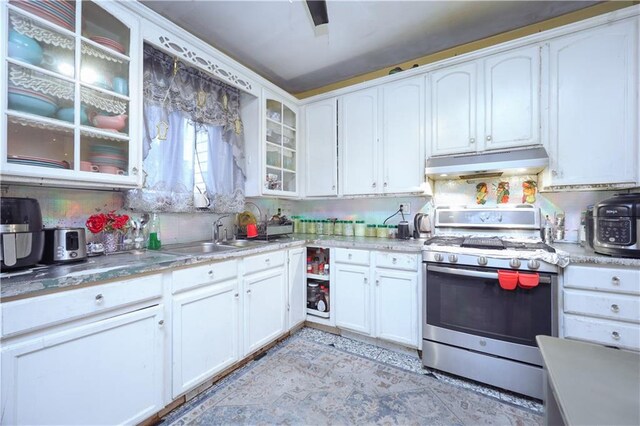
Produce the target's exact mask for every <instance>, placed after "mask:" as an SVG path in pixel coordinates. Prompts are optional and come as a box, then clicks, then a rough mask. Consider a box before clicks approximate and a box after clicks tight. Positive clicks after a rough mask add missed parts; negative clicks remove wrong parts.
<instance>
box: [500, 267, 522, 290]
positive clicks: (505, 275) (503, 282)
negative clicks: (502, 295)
mask: <svg viewBox="0 0 640 426" xmlns="http://www.w3.org/2000/svg"><path fill="white" fill-rule="evenodd" d="M498 283H499V284H500V288H502V289H503V290H509V291H511V290H515V289H516V287H517V286H518V271H506V270H504V271H503V270H501V269H498Z"/></svg>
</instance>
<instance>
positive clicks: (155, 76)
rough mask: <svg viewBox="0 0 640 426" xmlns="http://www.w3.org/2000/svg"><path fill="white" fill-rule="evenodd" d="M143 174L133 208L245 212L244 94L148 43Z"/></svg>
mask: <svg viewBox="0 0 640 426" xmlns="http://www.w3.org/2000/svg"><path fill="white" fill-rule="evenodd" d="M143 83H144V86H143V87H144V91H143V94H144V99H143V108H144V123H143V173H144V182H143V187H142V188H141V189H135V190H131V191H129V192H128V194H127V205H128V206H129V207H130V208H132V209H134V210H142V211H164V212H188V211H195V210H196V207H195V205H194V194H204V195H205V196H206V198H207V199H208V200H209V205H208V207H207V209H209V210H211V211H214V212H216V213H238V212H241V211H242V210H243V208H244V182H245V180H246V173H245V161H244V138H243V133H242V121H241V120H240V91H239V90H238V89H236V88H234V87H231V86H228V85H226V84H224V83H222V82H220V81H217V80H215V79H214V78H212V77H211V76H210V75H208V74H206V73H205V72H203V71H200V70H198V69H196V68H193V67H188V66H186V65H184V64H183V63H182V62H178V61H175V60H174V58H173V57H171V56H169V55H167V54H165V53H163V52H161V51H159V50H157V49H155V48H153V47H152V46H149V45H145V47H144V81H143Z"/></svg>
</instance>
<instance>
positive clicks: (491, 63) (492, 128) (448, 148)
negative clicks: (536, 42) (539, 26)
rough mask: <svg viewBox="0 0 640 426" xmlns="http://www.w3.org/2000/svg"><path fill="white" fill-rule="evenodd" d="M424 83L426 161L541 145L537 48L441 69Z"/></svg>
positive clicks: (518, 50)
mask: <svg viewBox="0 0 640 426" xmlns="http://www.w3.org/2000/svg"><path fill="white" fill-rule="evenodd" d="M428 80H429V96H430V102H429V107H430V111H428V113H427V123H428V124H430V130H429V134H430V138H431V141H430V148H431V155H449V154H464V153H475V152H481V151H486V150H494V149H505V148H513V147H522V146H529V145H538V144H541V143H542V142H541V139H540V48H539V47H538V46H528V47H524V48H520V49H514V50H509V51H507V52H504V53H500V54H496V55H493V56H489V57H487V58H486V59H478V60H475V61H472V62H467V63H463V64H460V65H454V66H451V67H447V68H443V69H440V70H437V71H434V72H432V73H430V74H429V76H428Z"/></svg>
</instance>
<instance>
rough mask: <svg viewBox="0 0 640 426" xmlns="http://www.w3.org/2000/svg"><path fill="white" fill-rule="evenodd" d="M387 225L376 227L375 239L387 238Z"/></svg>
mask: <svg viewBox="0 0 640 426" xmlns="http://www.w3.org/2000/svg"><path fill="white" fill-rule="evenodd" d="M388 232H389V231H388V230H387V225H378V226H376V237H378V238H387V236H388V235H389V234H388Z"/></svg>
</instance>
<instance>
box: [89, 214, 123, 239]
mask: <svg viewBox="0 0 640 426" xmlns="http://www.w3.org/2000/svg"><path fill="white" fill-rule="evenodd" d="M128 223H129V216H127V215H126V214H116V213H115V211H110V212H109V213H106V214H105V213H98V214H94V215H91V216H90V217H89V219H87V223H86V226H87V229H88V230H89V231H91V232H92V233H93V234H97V233H99V232H102V231H106V232H116V231H120V232H125V231H126V230H127V226H128Z"/></svg>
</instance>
